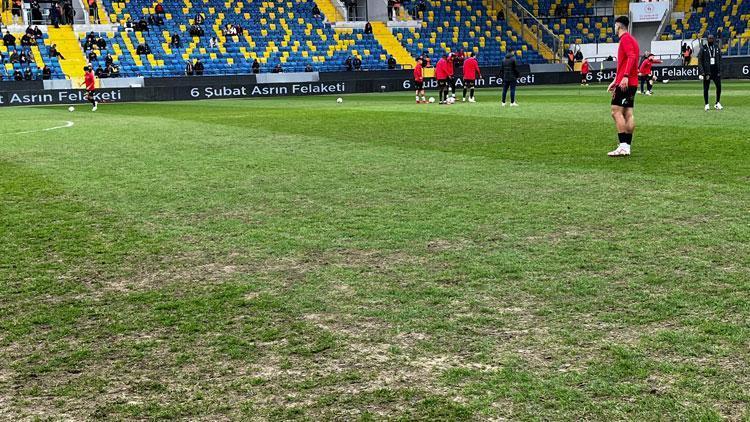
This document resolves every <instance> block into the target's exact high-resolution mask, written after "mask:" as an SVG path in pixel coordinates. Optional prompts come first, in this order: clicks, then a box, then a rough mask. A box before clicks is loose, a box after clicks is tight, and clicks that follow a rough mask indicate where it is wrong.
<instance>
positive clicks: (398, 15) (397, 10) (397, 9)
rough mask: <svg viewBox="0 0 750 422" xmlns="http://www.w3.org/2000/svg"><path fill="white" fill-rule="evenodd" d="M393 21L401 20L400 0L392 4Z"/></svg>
mask: <svg viewBox="0 0 750 422" xmlns="http://www.w3.org/2000/svg"><path fill="white" fill-rule="evenodd" d="M393 19H394V20H400V19H401V0H395V1H394V2H393Z"/></svg>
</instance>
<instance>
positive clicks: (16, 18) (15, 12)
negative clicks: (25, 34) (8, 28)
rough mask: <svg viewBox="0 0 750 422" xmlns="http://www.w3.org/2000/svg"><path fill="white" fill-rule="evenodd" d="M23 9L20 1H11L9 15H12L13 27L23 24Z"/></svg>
mask: <svg viewBox="0 0 750 422" xmlns="http://www.w3.org/2000/svg"><path fill="white" fill-rule="evenodd" d="M22 9H23V2H22V1H21V0H13V6H11V8H10V13H11V15H12V18H11V19H12V20H13V25H19V22H23V17H22V16H21V13H22Z"/></svg>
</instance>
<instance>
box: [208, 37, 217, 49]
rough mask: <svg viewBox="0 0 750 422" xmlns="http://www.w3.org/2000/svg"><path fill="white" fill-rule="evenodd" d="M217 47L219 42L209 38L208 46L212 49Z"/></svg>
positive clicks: (214, 38)
mask: <svg viewBox="0 0 750 422" xmlns="http://www.w3.org/2000/svg"><path fill="white" fill-rule="evenodd" d="M218 45H219V40H218V38H216V37H211V39H210V40H208V46H209V47H211V48H214V47H216V46H218Z"/></svg>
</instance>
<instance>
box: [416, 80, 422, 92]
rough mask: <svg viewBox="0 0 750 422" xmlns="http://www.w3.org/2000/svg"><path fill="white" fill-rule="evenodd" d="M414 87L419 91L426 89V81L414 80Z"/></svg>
mask: <svg viewBox="0 0 750 422" xmlns="http://www.w3.org/2000/svg"><path fill="white" fill-rule="evenodd" d="M414 87H415V89H416V90H417V91H421V90H423V89H424V81H414Z"/></svg>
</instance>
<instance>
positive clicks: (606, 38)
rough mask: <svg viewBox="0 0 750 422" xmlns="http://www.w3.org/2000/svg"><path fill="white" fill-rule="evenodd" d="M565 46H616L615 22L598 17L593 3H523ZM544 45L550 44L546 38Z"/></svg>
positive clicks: (569, 0)
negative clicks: (614, 43) (596, 43)
mask: <svg viewBox="0 0 750 422" xmlns="http://www.w3.org/2000/svg"><path fill="white" fill-rule="evenodd" d="M520 3H521V5H523V6H524V7H526V8H527V9H528V10H529V11H530V12H532V13H533V14H534V15H535V16H537V17H538V18H539V19H540V20H541V21H542V22H543V23H544V24H545V25H547V27H548V28H549V29H550V30H552V32H554V33H555V34H558V37H559V38H560V40H561V41H562V42H563V44H566V45H567V44H583V43H592V42H599V43H605V42H614V41H615V39H614V38H615V36H614V28H613V26H612V22H613V20H612V18H611V17H609V16H597V13H596V1H594V0H520ZM544 35H545V37H544V41H545V42H546V43H548V44H549V43H550V40H549V38H547V34H544Z"/></svg>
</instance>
